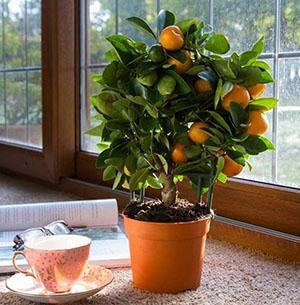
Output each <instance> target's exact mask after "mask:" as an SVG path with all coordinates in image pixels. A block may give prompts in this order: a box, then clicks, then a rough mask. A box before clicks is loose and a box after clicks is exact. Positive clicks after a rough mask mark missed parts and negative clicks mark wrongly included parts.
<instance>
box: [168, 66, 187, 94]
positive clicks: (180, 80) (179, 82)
mask: <svg viewBox="0 0 300 305" xmlns="http://www.w3.org/2000/svg"><path fill="white" fill-rule="evenodd" d="M166 74H168V75H171V76H172V77H173V78H174V79H175V80H176V83H177V85H178V87H179V92H180V94H188V93H190V92H191V88H190V86H189V85H188V84H187V82H186V81H185V80H184V79H183V78H182V77H181V76H180V75H179V74H177V73H176V72H175V71H173V70H167V71H166Z"/></svg>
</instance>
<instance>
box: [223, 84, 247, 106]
mask: <svg viewBox="0 0 300 305" xmlns="http://www.w3.org/2000/svg"><path fill="white" fill-rule="evenodd" d="M249 101H250V95H249V92H248V90H247V89H246V88H245V87H242V86H239V85H234V86H233V88H232V90H231V91H230V92H229V93H227V94H226V95H225V96H224V97H223V98H222V101H221V103H222V107H223V108H224V109H225V110H227V111H229V110H230V104H231V103H232V102H235V103H237V104H240V105H241V106H242V107H243V108H244V109H245V108H246V107H247V106H248V105H249Z"/></svg>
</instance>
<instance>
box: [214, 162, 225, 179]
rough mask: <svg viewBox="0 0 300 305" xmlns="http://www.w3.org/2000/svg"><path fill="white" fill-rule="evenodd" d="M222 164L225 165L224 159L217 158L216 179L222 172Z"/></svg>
mask: <svg viewBox="0 0 300 305" xmlns="http://www.w3.org/2000/svg"><path fill="white" fill-rule="evenodd" d="M224 164H225V159H224V157H219V158H218V161H217V165H216V168H217V170H216V177H217V178H218V177H219V175H220V173H221V172H222V169H223V167H224Z"/></svg>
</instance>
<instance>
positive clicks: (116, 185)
mask: <svg viewBox="0 0 300 305" xmlns="http://www.w3.org/2000/svg"><path fill="white" fill-rule="evenodd" d="M122 176H123V174H122V173H121V172H118V173H117V176H116V178H115V180H114V184H113V186H112V189H113V190H115V189H116V188H117V187H118V186H119V184H120V182H121V180H122Z"/></svg>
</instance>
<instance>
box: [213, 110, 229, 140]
mask: <svg viewBox="0 0 300 305" xmlns="http://www.w3.org/2000/svg"><path fill="white" fill-rule="evenodd" d="M208 112H209V114H210V115H211V116H212V117H213V118H214V119H215V121H216V122H218V123H219V125H220V126H221V127H223V128H224V129H225V130H227V131H228V133H229V134H231V135H232V132H231V129H230V127H229V125H228V124H227V123H226V121H225V120H224V119H223V117H222V116H221V115H220V114H219V113H218V112H215V111H208Z"/></svg>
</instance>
